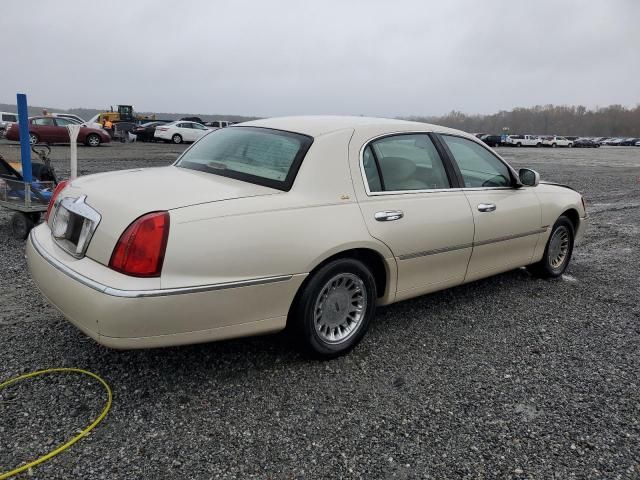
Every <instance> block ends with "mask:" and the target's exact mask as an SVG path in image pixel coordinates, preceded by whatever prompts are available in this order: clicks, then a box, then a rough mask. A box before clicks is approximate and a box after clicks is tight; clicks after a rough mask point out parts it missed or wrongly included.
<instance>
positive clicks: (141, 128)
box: [131, 120, 171, 142]
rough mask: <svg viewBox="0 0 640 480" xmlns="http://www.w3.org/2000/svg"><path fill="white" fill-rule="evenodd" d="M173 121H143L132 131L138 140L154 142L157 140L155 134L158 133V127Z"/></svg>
mask: <svg viewBox="0 0 640 480" xmlns="http://www.w3.org/2000/svg"><path fill="white" fill-rule="evenodd" d="M169 123H171V122H167V121H163V120H156V121H153V122H147V123H143V124H141V125H138V126H136V127H135V128H134V129H133V130H132V131H131V133H133V134H134V135H135V136H136V137H137V139H138V140H140V141H142V142H153V141H154V140H155V138H154V135H155V133H156V127H159V126H160V125H167V124H169Z"/></svg>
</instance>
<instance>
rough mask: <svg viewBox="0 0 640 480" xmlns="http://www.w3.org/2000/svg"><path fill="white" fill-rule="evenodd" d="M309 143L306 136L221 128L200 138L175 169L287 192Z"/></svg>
mask: <svg viewBox="0 0 640 480" xmlns="http://www.w3.org/2000/svg"><path fill="white" fill-rule="evenodd" d="M311 143H312V139H311V138H310V137H307V136H306V135H300V134H297V133H292V132H284V131H280V130H272V129H269V128H258V127H233V128H224V129H219V130H215V131H213V132H212V133H210V134H209V135H205V136H204V137H202V139H201V140H200V141H198V142H197V143H195V144H194V145H193V147H191V148H190V149H189V150H187V151H186V152H185V153H184V155H183V156H182V157H180V159H179V160H178V162H177V163H176V166H178V167H182V168H190V169H193V170H201V171H204V172H209V173H213V174H215V175H222V176H225V177H231V178H235V179H238V180H244V181H247V182H252V183H257V184H259V185H265V186H268V187H272V188H277V189H280V190H289V189H290V188H291V185H292V184H293V180H294V179H295V176H296V174H297V172H298V168H299V167H300V163H301V162H302V159H303V158H304V155H305V154H306V153H307V150H308V149H309V147H310V146H311Z"/></svg>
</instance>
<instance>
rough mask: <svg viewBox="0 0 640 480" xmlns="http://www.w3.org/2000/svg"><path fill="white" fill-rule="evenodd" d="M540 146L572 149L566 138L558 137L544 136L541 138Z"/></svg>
mask: <svg viewBox="0 0 640 480" xmlns="http://www.w3.org/2000/svg"><path fill="white" fill-rule="evenodd" d="M542 145H544V146H545V147H552V148H556V147H569V148H571V147H573V142H572V141H571V140H569V139H568V138H566V137H561V136H559V135H545V136H543V137H542Z"/></svg>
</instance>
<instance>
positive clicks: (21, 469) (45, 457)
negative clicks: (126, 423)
mask: <svg viewBox="0 0 640 480" xmlns="http://www.w3.org/2000/svg"><path fill="white" fill-rule="evenodd" d="M61 372H62V373H80V374H82V375H88V376H90V377H91V378H94V379H95V380H97V381H99V382H100V383H101V384H102V386H103V387H104V389H105V390H106V391H107V404H106V405H105V407H104V409H103V410H102V413H101V414H100V415H99V416H98V418H96V419H95V420H94V421H93V423H91V425H89V426H88V427H87V428H85V429H84V430H82V432H80V433H79V434H78V435H76V436H75V437H73V438H72V439H71V440H69V441H68V442H67V443H65V444H63V445H60V446H59V447H58V448H56V449H55V450H52V451H51V452H49V453H47V454H46V455H43V456H42V457H40V458H38V459H36V460H34V461H32V462H29V463H27V464H26V465H23V466H21V467H18V468H15V469H13V470H11V471H10V472H6V473H0V480H4V479H6V478H9V477H12V476H13V475H17V474H18V473H21V472H24V471H25V470H28V469H29V468H31V467H35V466H36V465H38V464H40V463H42V462H46V461H47V460H49V459H51V458H52V457H55V456H56V455H58V454H59V453H61V452H64V451H65V450H66V449H67V448H69V447H70V446H71V445H73V444H74V443H76V442H77V441H78V440H80V439H81V438H82V437H84V436H85V435H86V434H87V433H89V432H90V431H91V430H93V429H94V428H95V427H96V425H98V424H99V423H100V422H101V421H102V420H103V419H104V417H105V416H106V415H107V412H108V411H109V409H110V408H111V398H112V396H111V388H109V385H108V384H107V382H105V381H104V380H103V379H102V378H100V377H99V376H98V375H96V374H95V373H91V372H87V371H86V370H81V369H79V368H48V369H46V370H38V371H37V372H31V373H25V374H24V375H20V376H18V377H15V378H12V379H11V380H7V381H6V382H3V383H0V389H3V388H4V387H8V386H9V385H12V384H14V383H16V382H19V381H20V380H24V379H26V378H31V377H37V376H38V375H45V374H47V373H61Z"/></svg>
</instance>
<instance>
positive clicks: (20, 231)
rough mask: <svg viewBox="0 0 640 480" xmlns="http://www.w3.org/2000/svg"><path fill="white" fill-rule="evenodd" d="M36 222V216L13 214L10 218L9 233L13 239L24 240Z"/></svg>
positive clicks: (20, 213)
mask: <svg viewBox="0 0 640 480" xmlns="http://www.w3.org/2000/svg"><path fill="white" fill-rule="evenodd" d="M37 221H38V217H37V216H36V215H30V214H28V213H22V212H15V213H14V214H13V216H12V217H11V233H12V234H13V236H14V238H16V239H18V240H24V239H25V238H27V237H28V236H29V232H30V231H31V229H32V228H33V227H34V226H35V224H36V222H37Z"/></svg>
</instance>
